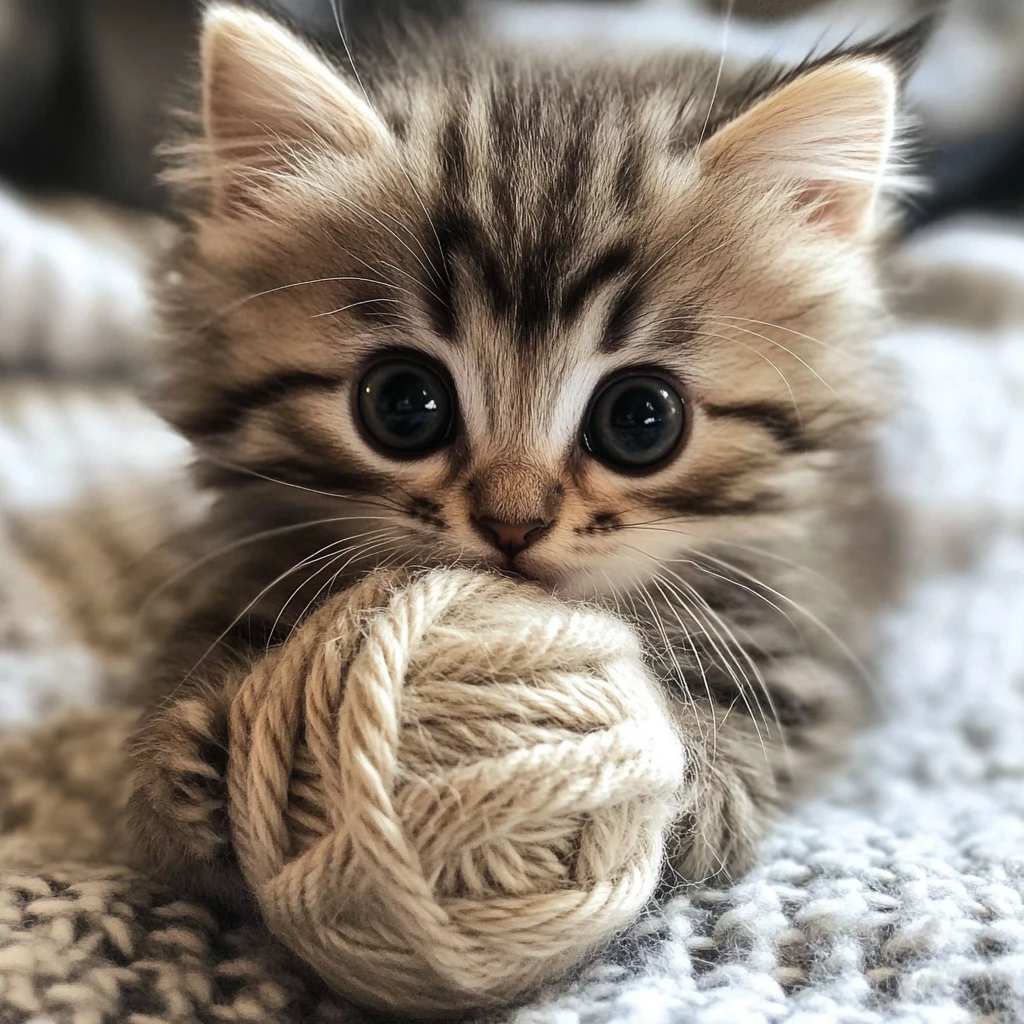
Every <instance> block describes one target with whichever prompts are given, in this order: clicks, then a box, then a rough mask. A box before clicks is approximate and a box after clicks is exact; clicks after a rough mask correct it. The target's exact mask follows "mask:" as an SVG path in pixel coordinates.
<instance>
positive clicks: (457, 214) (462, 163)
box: [424, 114, 469, 341]
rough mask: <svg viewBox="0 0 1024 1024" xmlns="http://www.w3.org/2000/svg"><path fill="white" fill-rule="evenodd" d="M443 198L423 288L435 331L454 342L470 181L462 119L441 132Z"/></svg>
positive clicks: (435, 218)
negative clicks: (459, 263)
mask: <svg viewBox="0 0 1024 1024" xmlns="http://www.w3.org/2000/svg"><path fill="white" fill-rule="evenodd" d="M439 145H440V149H441V195H440V197H439V199H438V207H437V210H436V212H435V214H434V216H433V217H432V218H431V220H432V222H433V229H434V231H433V233H434V234H436V235H437V244H438V250H439V251H438V257H437V261H436V262H432V266H431V269H432V272H431V274H430V280H429V281H428V282H427V287H426V288H425V289H424V301H425V302H426V305H427V313H428V315H429V316H430V320H431V323H432V325H433V328H434V332H435V333H436V334H437V335H438V337H440V338H444V339H446V340H448V341H451V340H453V339H454V338H455V337H456V335H457V333H458V324H457V323H456V309H455V294H454V287H455V267H454V261H455V254H456V252H457V251H458V250H459V249H460V248H462V247H463V246H464V245H465V235H466V225H465V215H464V214H463V213H462V212H461V211H462V210H463V203H464V201H465V195H466V189H467V186H468V181H469V166H468V163H469V157H468V154H467V151H466V136H465V125H464V124H463V122H462V119H461V116H460V115H458V114H454V115H452V116H451V117H449V118H448V120H447V121H446V122H445V124H444V127H443V128H442V130H441V139H440V143H439Z"/></svg>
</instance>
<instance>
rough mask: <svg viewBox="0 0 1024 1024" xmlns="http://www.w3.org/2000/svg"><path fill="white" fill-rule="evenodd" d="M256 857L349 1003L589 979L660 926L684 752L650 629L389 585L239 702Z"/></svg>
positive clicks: (484, 579) (291, 653) (485, 597)
mask: <svg viewBox="0 0 1024 1024" xmlns="http://www.w3.org/2000/svg"><path fill="white" fill-rule="evenodd" d="M229 750H230V754H229V770H228V782H229V806H230V819H231V826H232V836H233V842H234V844H235V848H236V852H237V855H238V858H239V862H240V864H241V867H242V870H243V873H244V874H245V877H246V879H247V882H248V884H249V885H250V886H251V888H252V889H253V891H254V892H255V895H256V897H257V900H258V902H259V906H260V909H261V912H262V914H263V917H264V919H265V921H266V923H267V925H268V927H269V928H270V930H271V931H272V932H273V933H274V934H276V936H277V937H278V938H279V939H280V940H282V941H283V942H284V943H285V944H287V945H288V946H290V947H291V948H292V950H293V951H294V952H296V953H298V954H299V955H300V956H301V957H302V958H303V959H304V960H305V961H307V963H308V964H309V965H311V966H312V967H313V968H314V969H315V970H316V971H317V972H318V973H319V974H320V975H321V976H322V977H323V978H324V979H325V980H326V981H327V982H328V983H329V984H330V985H331V986H333V987H334V988H335V989H337V990H338V991H340V992H342V993H343V994H345V995H347V996H349V997H351V998H353V999H355V1000H356V1001H358V1002H361V1003H363V1004H366V1005H370V1006H373V1007H376V1008H379V1009H387V1010H392V1011H400V1012H404V1013H409V1014H414V1015H418V1016H439V1015H444V1014H450V1013H452V1012H457V1011H463V1010H469V1009H479V1008H482V1007H488V1006H492V1005H498V1004H502V1003H507V1002H509V1001H511V1000H514V999H515V998H516V997H518V996H520V995H522V994H524V993H526V992H527V991H529V990H530V989H531V988H533V987H535V986H537V985H539V984H541V983H543V982H545V981H549V980H552V979H554V978H556V977H558V976H560V975H562V974H564V973H565V972H567V971H569V970H571V969H572V968H573V967H575V966H576V965H578V964H579V963H580V962H581V961H582V960H584V959H585V958H586V957H587V955H588V954H589V953H591V952H592V951H593V950H594V948H595V947H597V946H598V945H600V944H601V943H603V942H606V941H607V940H608V939H609V938H611V937H612V936H614V935H615V934H616V933H617V932H619V931H621V930H622V929H623V928H624V927H626V926H627V925H629V924H630V922H631V921H633V920H634V919H635V918H636V916H637V914H638V913H639V912H640V911H641V910H642V909H643V908H644V906H645V904H646V903H647V902H648V901H649V899H650V898H651V896H652V893H653V891H654V888H655V885H656V884H657V881H658V879H659V874H660V869H661V864H662V851H663V842H664V836H665V833H666V830H667V829H668V828H669V826H670V825H671V823H672V821H673V818H674V816H675V807H676V803H675V800H676V794H677V792H678V790H679V787H680V783H681V781H682V775H683V768H684V762H683V752H682V747H681V744H680V741H679V739H678V737H677V735H676V732H675V731H674V729H673V727H672V726H671V724H670V721H669V718H668V716H667V715H666V713H665V710H664V707H663V705H662V702H661V697H660V695H659V692H658V690H657V687H656V686H655V684H654V683H653V682H652V681H651V679H650V678H649V676H648V674H647V672H646V670H645V668H644V666H643V663H642V661H641V652H640V648H639V645H638V642H637V639H636V637H635V635H634V634H633V632H632V631H631V630H630V629H629V628H628V627H627V626H626V625H625V624H624V623H622V622H620V621H618V620H617V619H615V618H613V617H611V616H609V615H606V614H604V613H601V612H598V611H594V610H588V609H584V608H580V607H575V606H572V605H568V604H564V603H562V602H559V601H556V600H555V599H553V598H551V597H549V596H547V595H545V594H544V593H542V592H541V591H540V590H539V589H537V588H533V587H530V586H525V585H523V584H520V583H516V582H514V581H512V580H509V579H505V578H502V577H498V576H492V575H485V574H482V573H474V572H471V571H468V570H436V571H433V572H430V573H428V574H425V575H421V576H397V575H395V574H377V575H375V576H372V577H370V578H368V579H367V580H365V581H364V582H362V583H361V584H359V585H357V586H356V587H355V588H353V589H352V590H350V591H348V592H346V593H344V594H342V595H340V596H339V597H337V598H335V599H333V600H331V601H330V602H328V603H326V604H325V605H324V606H323V607H321V608H320V609H319V610H318V611H317V612H316V613H315V614H314V615H313V616H311V617H310V618H309V619H308V620H307V621H306V622H305V624H304V625H303V626H302V627H301V628H300V629H299V630H298V632H297V633H296V634H295V635H294V636H293V637H292V638H291V639H290V640H289V641H288V643H286V644H284V645H282V646H281V647H280V648H278V649H276V650H275V651H273V652H271V654H270V655H269V656H268V657H267V658H266V659H264V660H263V661H261V662H259V663H258V664H257V666H256V667H255V668H254V670H253V671H252V673H251V674H250V675H249V676H248V678H247V679H246V680H245V682H244V683H243V684H242V686H241V688H240V690H239V691H238V693H237V695H236V696H235V697H234V700H233V703H232V708H231V721H230V744H229Z"/></svg>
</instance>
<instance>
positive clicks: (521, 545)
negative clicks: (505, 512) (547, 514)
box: [473, 516, 551, 558]
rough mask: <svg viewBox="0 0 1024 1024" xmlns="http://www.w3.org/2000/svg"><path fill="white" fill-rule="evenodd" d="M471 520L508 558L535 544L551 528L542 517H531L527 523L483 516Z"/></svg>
mask: <svg viewBox="0 0 1024 1024" xmlns="http://www.w3.org/2000/svg"><path fill="white" fill-rule="evenodd" d="M473 522H474V523H475V524H476V528H477V530H479V531H480V533H482V534H483V536H484V538H485V539H486V540H488V541H490V543H491V544H493V545H494V546H495V547H496V548H497V549H498V550H499V551H500V552H502V554H505V555H508V557H509V558H515V556H516V555H518V554H519V552H520V551H525V550H526V549H527V548H528V547H530V545H532V544H536V543H537V541H539V540H540V539H541V537H543V536H544V534H546V533H547V532H548V530H550V529H551V524H550V523H549V522H546V521H545V520H543V519H531V520H530V522H528V523H503V522H501V521H500V520H498V519H490V518H489V517H487V516H484V517H483V518H480V519H474V520H473Z"/></svg>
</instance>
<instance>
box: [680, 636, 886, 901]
mask: <svg viewBox="0 0 1024 1024" xmlns="http://www.w3.org/2000/svg"><path fill="white" fill-rule="evenodd" d="M758 668H759V670H760V674H761V679H762V683H763V685H762V683H758V682H755V681H754V680H753V678H751V680H750V681H749V683H747V684H745V685H744V686H743V687H742V692H741V688H740V687H739V686H738V685H737V684H736V683H735V682H734V681H732V680H730V681H728V682H726V681H724V680H721V679H716V680H714V682H713V684H712V685H711V686H710V687H709V689H710V691H711V696H712V699H711V700H709V699H708V694H707V690H706V689H705V687H704V682H703V679H699V680H697V681H696V682H692V681H691V682H690V685H688V686H687V687H686V693H687V696H686V697H685V698H684V697H682V696H677V697H676V698H675V702H674V704H673V710H674V714H675V717H676V720H677V722H678V724H679V726H680V728H681V731H682V733H683V736H684V740H685V742H686V746H687V749H688V751H689V752H690V769H689V773H688V777H687V779H686V780H685V788H684V793H685V794H686V801H687V802H686V806H685V812H684V815H683V817H682V819H681V822H680V828H679V830H678V835H677V838H676V840H675V843H674V849H673V850H672V851H671V855H670V856H671V865H672V867H673V869H674V870H675V871H677V872H678V873H679V874H680V875H681V876H682V877H683V878H684V879H686V880H687V881H699V882H703V881H707V880H711V879H715V878H734V877H736V876H738V875H741V874H742V873H744V872H745V871H747V870H748V869H749V868H750V867H752V865H753V863H754V861H755V859H756V856H757V851H758V847H759V844H760V841H761V840H762V838H763V837H764V835H765V832H766V830H767V828H768V826H769V824H770V822H771V819H772V817H773V816H774V814H775V813H776V811H777V809H778V808H779V806H780V805H783V804H785V803H786V802H787V800H788V799H789V798H790V797H791V796H792V795H793V794H794V793H795V792H797V791H799V789H800V788H801V787H802V786H804V785H806V784H807V783H809V782H811V781H813V780H814V779H815V778H816V777H817V776H818V774H819V773H820V772H821V771H822V770H824V769H825V768H826V767H828V766H829V765H831V764H834V763H835V762H836V761H837V760H838V759H839V758H840V757H841V756H842V754H843V751H844V749H845V747H846V744H847V741H848V739H849V737H850V734H851V733H852V731H853V730H854V729H855V728H856V726H857V725H858V723H860V722H863V720H864V718H865V705H866V702H865V700H864V696H863V690H862V687H861V686H860V685H859V684H858V682H857V681H856V680H855V679H854V678H852V677H847V676H844V675H843V674H842V673H841V672H839V671H837V670H836V668H835V667H833V666H832V665H829V664H828V663H826V662H824V661H819V660H816V659H814V658H811V657H806V656H791V657H784V658H779V659H776V660H773V661H772V662H770V663H767V664H761V665H759V666H758ZM748 674H749V675H751V676H753V673H752V672H748Z"/></svg>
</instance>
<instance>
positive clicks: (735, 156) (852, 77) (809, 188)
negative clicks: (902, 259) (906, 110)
mask: <svg viewBox="0 0 1024 1024" xmlns="http://www.w3.org/2000/svg"><path fill="white" fill-rule="evenodd" d="M920 34H921V29H918V30H917V33H915V35H914V36H913V37H911V36H906V37H899V38H898V39H897V40H895V41H894V43H893V44H891V45H890V46H888V47H878V48H866V49H864V50H861V51H854V52H850V53H846V54H840V55H836V56H834V57H831V58H828V59H826V60H824V61H822V62H820V63H817V64H815V65H812V66H811V67H809V68H808V69H806V70H803V71H801V72H798V73H796V74H795V75H793V76H790V77H788V78H787V79H786V80H784V81H783V83H782V84H780V85H778V86H776V87H774V88H773V89H771V90H769V91H768V92H766V93H765V94H764V95H762V96H761V97H760V98H759V99H758V100H757V101H756V102H755V103H754V104H753V106H751V107H749V108H748V109H747V110H746V111H745V112H744V113H742V114H740V115H739V116H738V117H736V118H735V119H733V120H732V121H730V122H728V123H727V124H725V125H724V126H722V127H721V128H719V129H718V130H717V131H716V132H715V133H714V134H713V135H712V136H711V137H710V138H709V139H708V140H707V141H706V142H705V143H704V144H703V146H702V147H701V156H700V158H701V164H702V166H703V167H704V168H706V169H707V170H708V172H709V173H712V174H723V175H730V176H732V177H734V178H736V177H740V178H743V179H745V180H748V181H750V183H751V184H753V185H754V186H756V187H757V188H759V189H763V190H765V191H767V190H770V189H776V188H789V189H791V190H792V193H793V200H794V202H795V203H796V204H797V205H799V206H801V207H803V208H805V209H806V210H807V211H809V215H810V217H811V218H812V219H813V220H814V221H815V222H817V223H820V224H821V225H823V226H824V227H826V228H827V229H829V230H831V231H832V232H833V233H835V234H836V235H839V236H841V237H846V238H851V239H858V238H867V237H870V236H871V234H872V232H873V230H874V228H875V226H876V223H877V211H878V206H879V197H880V195H881V193H882V191H883V188H884V186H886V185H887V184H889V183H890V181H891V179H892V172H893V164H894V160H893V148H894V141H895V136H896V126H897V112H898V104H899V98H900V92H901V85H902V81H903V79H904V78H905V77H906V75H907V73H908V67H909V65H910V58H909V51H910V45H911V44H912V43H916V42H917V41H918V40H919V35H920Z"/></svg>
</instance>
